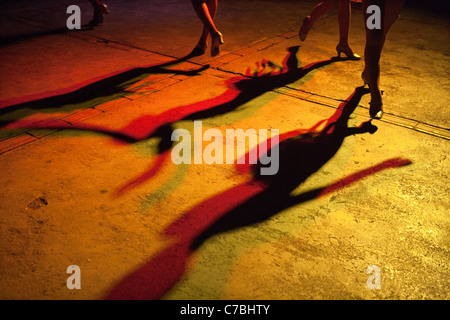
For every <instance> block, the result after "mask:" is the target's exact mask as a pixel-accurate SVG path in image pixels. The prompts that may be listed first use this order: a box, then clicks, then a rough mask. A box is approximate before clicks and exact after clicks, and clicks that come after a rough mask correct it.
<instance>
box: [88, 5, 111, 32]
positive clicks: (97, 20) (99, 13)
mask: <svg viewBox="0 0 450 320" xmlns="http://www.w3.org/2000/svg"><path fill="white" fill-rule="evenodd" d="M89 2H90V3H91V5H92V7H93V8H94V16H93V18H92V20H91V21H90V22H89V24H90V25H93V26H96V25H99V24H101V23H103V15H104V14H108V13H109V9H108V7H107V6H106V4H104V3H103V0H89Z"/></svg>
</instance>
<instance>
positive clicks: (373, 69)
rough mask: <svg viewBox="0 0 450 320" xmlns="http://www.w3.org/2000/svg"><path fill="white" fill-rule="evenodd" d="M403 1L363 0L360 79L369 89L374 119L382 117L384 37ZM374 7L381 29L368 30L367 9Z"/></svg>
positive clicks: (371, 111) (370, 111) (371, 112)
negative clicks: (362, 63)
mask: <svg viewBox="0 0 450 320" xmlns="http://www.w3.org/2000/svg"><path fill="white" fill-rule="evenodd" d="M404 3H405V0H390V1H386V0H364V1H363V13H364V25H365V28H366V46H365V49H364V61H365V66H364V71H363V73H362V75H361V76H362V78H363V81H364V84H367V85H368V86H369V89H370V96H371V101H370V109H369V113H370V116H371V117H372V118H374V119H380V118H381V117H382V116H383V102H382V95H381V90H380V59H381V52H382V51H383V47H384V43H385V40H386V35H387V32H388V31H389V29H390V28H391V26H392V24H393V23H394V22H395V20H396V19H397V17H398V14H399V13H400V11H401V9H402V7H403V5H404ZM371 5H376V6H378V7H379V8H380V13H381V28H380V29H375V28H374V29H369V28H368V27H367V24H366V21H367V19H368V18H369V14H368V13H367V8H368V7H369V6H371Z"/></svg>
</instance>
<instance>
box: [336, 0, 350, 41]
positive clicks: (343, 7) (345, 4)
mask: <svg viewBox="0 0 450 320" xmlns="http://www.w3.org/2000/svg"><path fill="white" fill-rule="evenodd" d="M350 20H351V5H350V0H339V6H338V22H339V44H340V45H342V46H346V47H348V33H349V31H350Z"/></svg>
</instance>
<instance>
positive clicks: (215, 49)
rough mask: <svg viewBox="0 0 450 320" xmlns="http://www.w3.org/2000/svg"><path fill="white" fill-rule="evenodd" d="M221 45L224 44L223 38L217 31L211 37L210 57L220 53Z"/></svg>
mask: <svg viewBox="0 0 450 320" xmlns="http://www.w3.org/2000/svg"><path fill="white" fill-rule="evenodd" d="M222 44H224V41H223V36H222V34H221V33H220V32H219V31H217V33H215V34H214V35H212V36H211V57H215V56H217V55H218V54H219V53H220V49H219V46H221V45H222Z"/></svg>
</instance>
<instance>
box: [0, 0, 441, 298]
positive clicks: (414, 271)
mask: <svg viewBox="0 0 450 320" xmlns="http://www.w3.org/2000/svg"><path fill="white" fill-rule="evenodd" d="M73 2H74V1H68V0H63V1H61V0H58V1H56V0H53V1H43V0H21V1H14V2H11V1H3V0H1V1H0V17H1V19H0V37H1V40H2V46H1V48H0V74H1V77H0V126H1V130H0V164H1V165H0V183H1V185H2V188H1V189H0V232H1V234H2V237H1V240H0V279H1V281H0V298H1V299H4V300H5V299H33V300H34V299H39V300H41V299H42V300H43V299H64V300H65V299H74V300H76V299H93V300H94V299H104V298H112V299H167V300H175V299H182V300H184V299H186V300H198V299H211V300H223V299H250V300H259V299H274V300H292V299H294V300H296V299H314V300H315V299H366V300H372V299H374V300H378V299H405V300H409V299H429V300H437V299H449V298H450V289H449V279H450V267H449V266H450V264H449V262H450V258H449V257H450V255H449V248H450V241H449V239H450V234H449V230H450V217H449V216H448V212H449V208H450V204H449V200H448V194H449V187H448V185H449V183H448V177H449V158H448V150H449V140H450V131H449V130H450V117H449V115H448V110H449V108H448V101H449V87H450V81H449V76H448V75H449V65H450V64H449V62H450V45H449V43H450V42H449V40H450V38H449V35H450V20H449V17H448V14H447V12H448V10H443V8H442V7H439V6H438V5H437V4H441V5H443V3H444V2H434V3H435V4H436V6H431V5H430V6H428V7H423V5H422V6H421V5H420V4H418V2H411V1H410V2H408V4H407V6H406V7H405V8H404V10H403V11H402V13H401V16H400V18H399V19H398V20H397V22H396V24H395V25H394V26H393V28H392V30H391V32H390V34H389V35H388V39H387V43H386V47H385V49H384V51H383V57H382V78H381V83H382V88H383V90H384V92H385V94H384V104H385V107H384V108H385V111H386V113H385V116H384V117H383V119H382V120H381V121H372V122H369V117H368V102H369V99H370V98H369V95H368V94H367V92H366V91H364V90H363V89H361V88H359V87H360V86H361V85H362V81H361V78H360V74H361V71H362V69H363V67H364V62H363V61H347V60H336V59H332V57H334V56H335V50H334V48H335V46H336V43H337V37H338V29H337V22H336V11H332V12H330V13H329V14H328V15H327V16H325V17H323V18H322V19H321V20H320V21H319V22H318V23H317V24H316V25H315V27H314V28H313V30H312V31H311V33H310V34H309V35H308V39H307V41H305V42H300V40H299V39H298V36H297V33H298V27H299V24H300V21H302V19H303V17H304V16H305V15H307V14H309V12H310V11H311V9H312V7H313V6H314V4H315V3H316V2H315V1H275V0H249V1H238V0H227V1H219V11H218V14H217V17H216V23H217V26H218V28H219V29H220V30H221V32H222V33H223V35H224V39H225V44H224V45H223V46H222V47H221V54H220V55H219V56H218V57H215V58H211V57H210V55H209V54H208V53H207V54H205V55H203V56H200V57H195V58H189V59H188V60H183V61H177V59H180V58H182V57H184V56H186V55H187V54H188V53H189V52H190V51H191V49H192V48H193V46H194V45H195V43H196V41H197V39H198V36H199V35H200V32H201V24H200V22H199V20H198V19H197V17H196V16H195V13H194V11H193V10H192V7H191V5H190V2H189V1H175V0H154V1H138V0H133V1H132V0H109V1H108V2H107V4H108V5H109V7H110V9H111V11H112V13H111V14H110V15H108V16H106V17H105V23H104V24H103V25H101V26H99V27H95V28H90V29H89V28H88V29H83V30H81V31H68V30H67V28H66V27H65V23H66V19H67V17H68V15H67V14H66V13H65V10H66V8H67V6H68V5H70V4H74V3H73ZM78 5H79V6H80V8H81V10H82V22H83V23H87V22H88V21H89V19H90V17H91V10H90V6H89V4H88V3H87V1H80V2H79V3H78ZM362 26H363V20H362V12H361V9H360V7H359V6H358V5H354V6H353V10H352V26H351V31H350V39H351V40H350V43H351V45H352V47H353V49H354V50H355V52H358V53H360V54H362V53H363V48H364V41H365V39H364V31H363V28H362ZM286 58H290V60H289V61H291V62H292V61H293V64H291V65H290V66H291V68H290V69H289V71H288V72H287V73H285V74H277V73H276V70H272V69H271V68H270V64H268V63H267V61H271V62H272V64H271V65H280V66H281V65H283V61H285V59H286ZM264 61H266V67H265V68H264V67H263V65H262V62H264ZM294 64H295V67H292V66H293V65H294ZM255 71H261V73H260V74H259V75H258V76H254V72H255ZM271 71H272V73H270V72H271ZM285 71H286V69H285ZM342 110H344V112H343V114H340V113H339V112H340V111H342ZM346 110H350V112H349V113H348V114H347V113H346ZM350 113H351V114H350ZM339 115H340V118H339V119H340V120H339V121H340V123H343V124H344V125H345V126H344V127H345V129H342V127H339V126H338V127H335V130H334V131H332V132H326V131H325V130H324V129H325V123H326V121H328V122H332V121H333V120H336V119H337V116H339ZM193 120H201V121H202V123H203V130H204V131H205V130H207V129H210V128H216V129H219V130H220V132H223V133H225V132H226V129H238V128H242V129H244V130H246V129H279V132H280V133H281V134H293V138H291V139H287V140H282V142H281V144H280V157H281V158H280V171H279V172H280V174H279V175H277V176H276V177H274V178H273V179H269V187H268V188H266V187H265V186H262V185H261V184H260V182H259V181H258V180H255V179H252V177H251V175H250V174H248V173H245V172H243V171H242V170H241V169H242V166H235V165H233V164H214V165H208V164H205V163H203V164H192V165H189V164H182V165H175V164H174V163H173V162H172V161H171V158H170V152H168V151H167V148H166V149H164V148H162V146H164V145H166V142H167V140H168V139H169V138H168V137H170V133H171V132H172V130H173V129H176V128H180V129H187V130H189V132H190V133H194V131H193V123H192V122H193ZM347 126H348V128H350V129H347ZM158 128H159V130H156V129H158ZM351 128H353V129H351ZM355 128H356V129H355ZM154 130H156V132H154ZM168 132H169V133H168ZM168 134H169V135H168ZM169 140H170V139H169ZM169 142H170V141H169ZM205 144H206V143H205ZM204 146H205V145H204ZM164 151H166V152H164ZM288 188H290V189H289V190H288ZM286 190H287V191H286ZM71 265H77V266H79V268H80V270H81V289H79V290H78V289H72V290H70V289H68V287H67V283H66V280H67V279H68V277H69V276H70V274H68V273H66V270H67V268H68V267H69V266H71ZM373 265H375V266H378V267H379V270H380V275H381V287H380V289H370V288H369V287H368V285H367V280H368V278H369V276H370V274H368V273H367V272H366V271H367V269H368V267H369V266H373Z"/></svg>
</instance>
